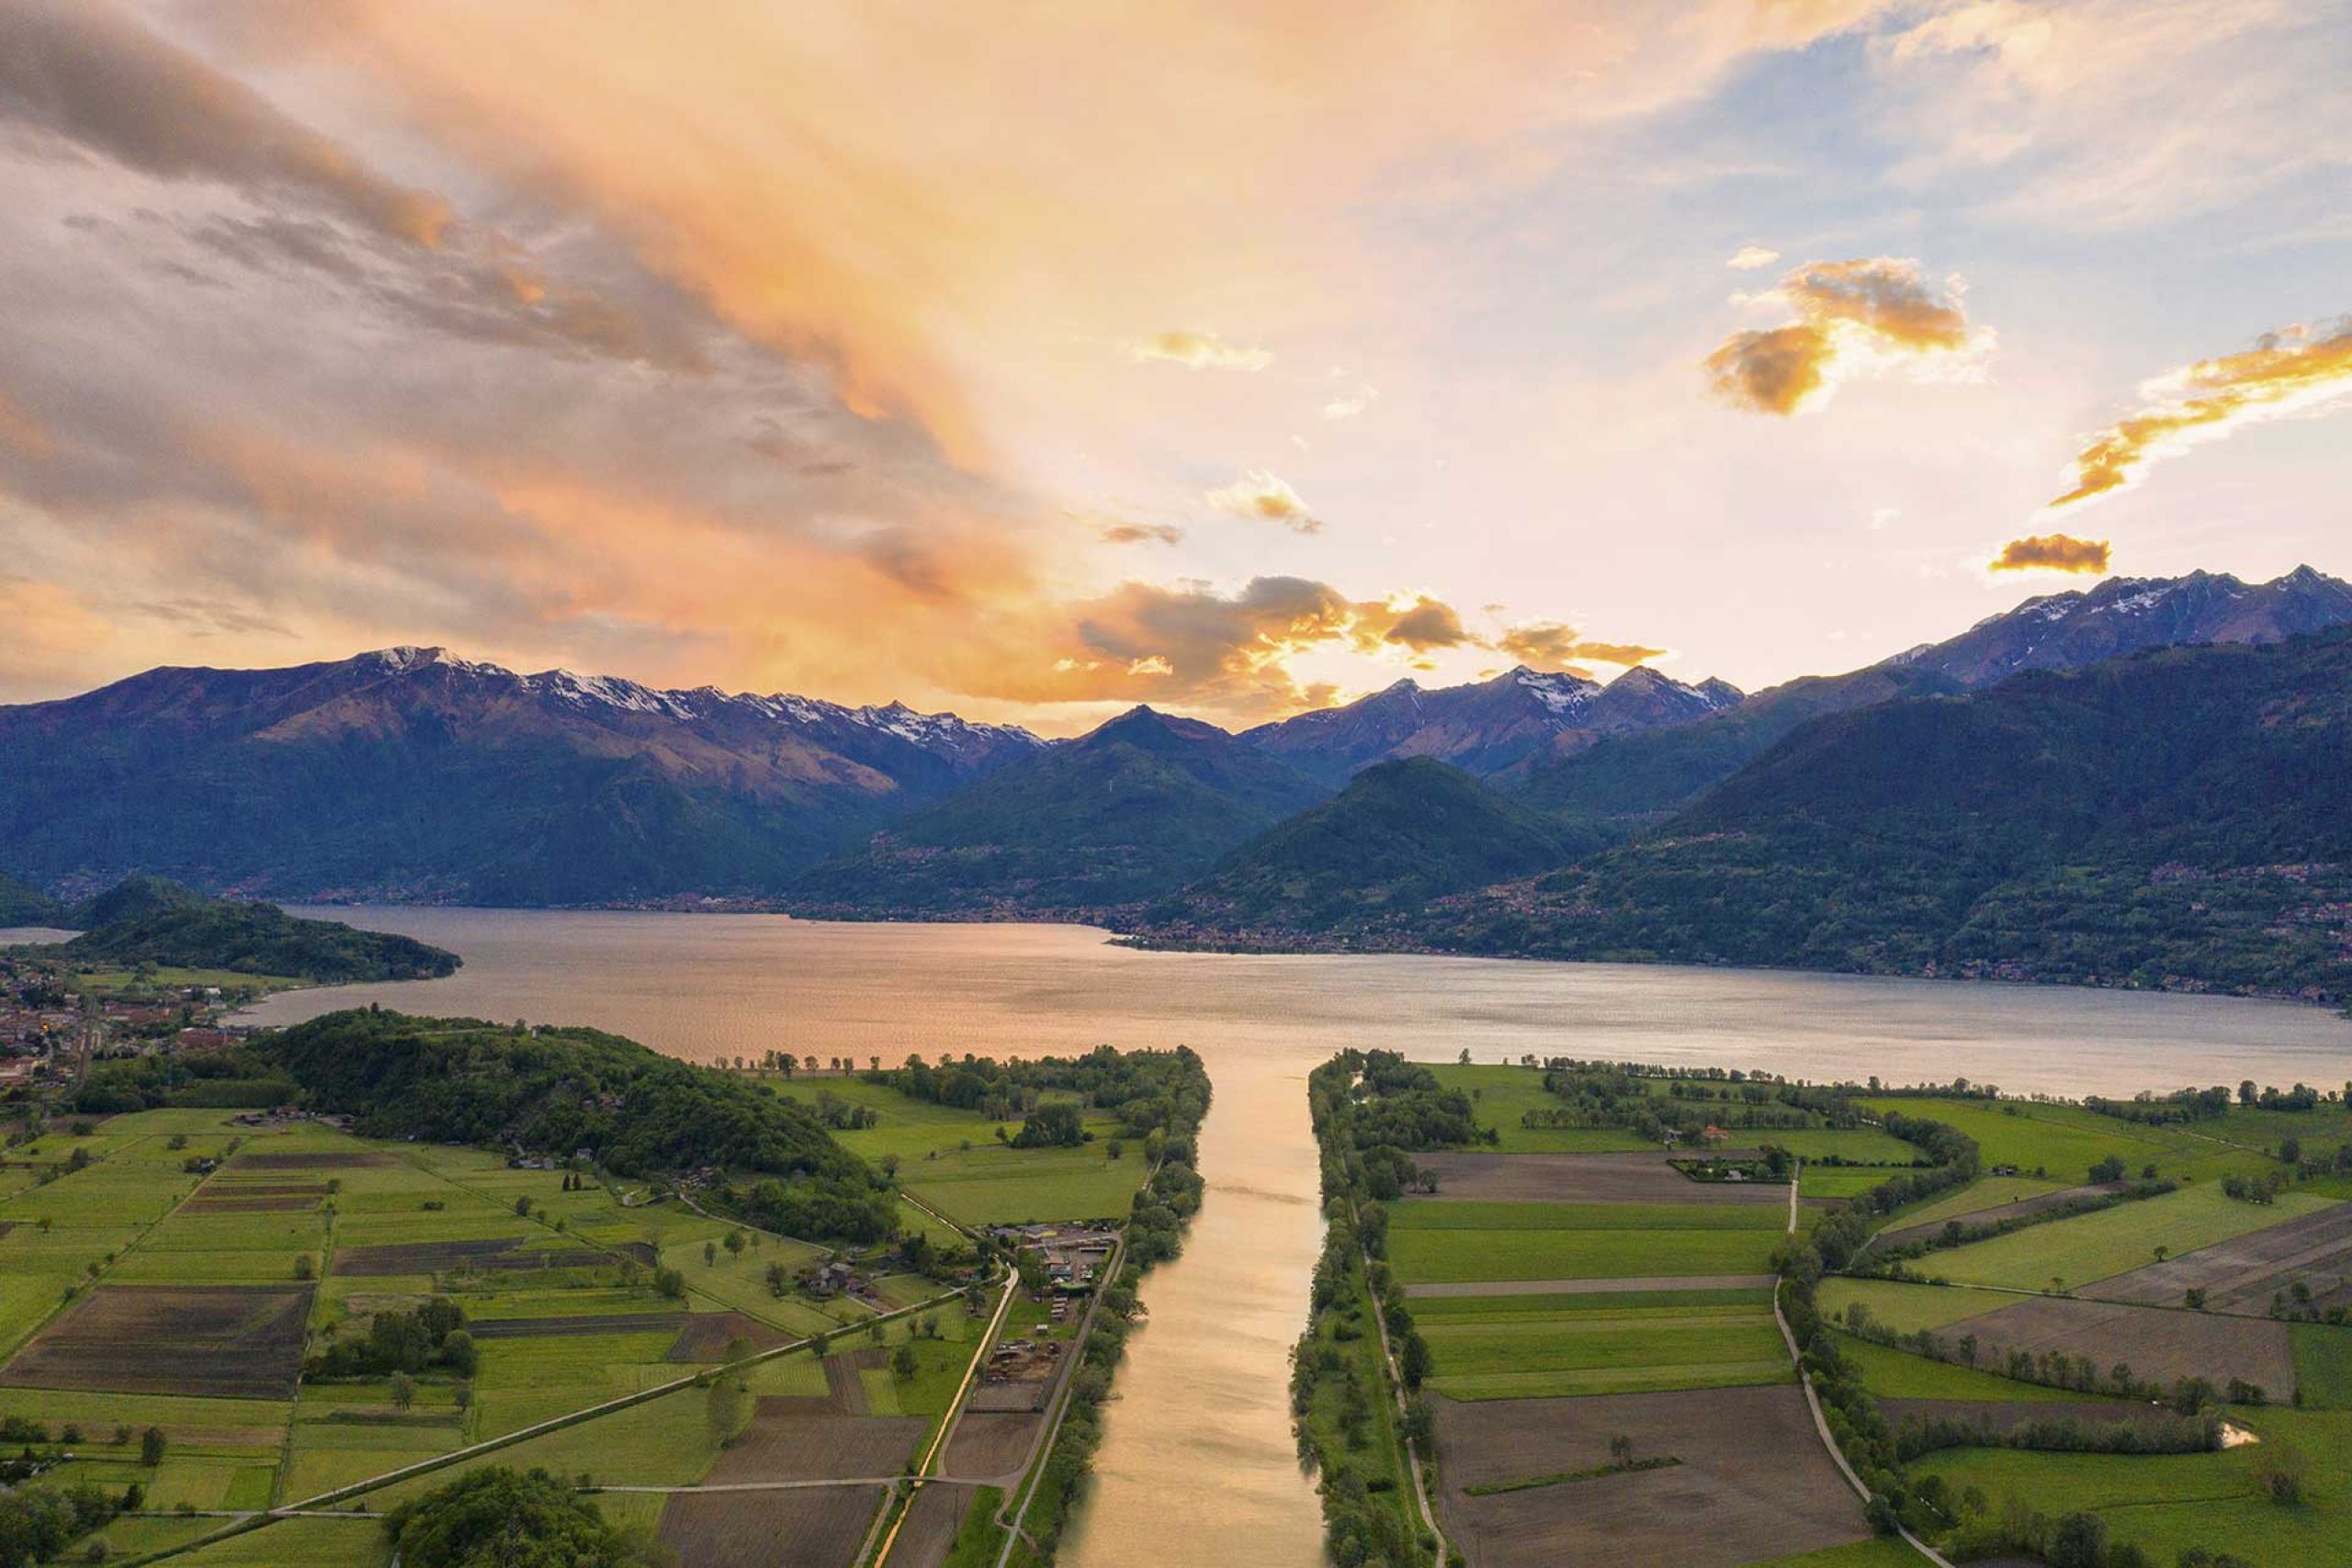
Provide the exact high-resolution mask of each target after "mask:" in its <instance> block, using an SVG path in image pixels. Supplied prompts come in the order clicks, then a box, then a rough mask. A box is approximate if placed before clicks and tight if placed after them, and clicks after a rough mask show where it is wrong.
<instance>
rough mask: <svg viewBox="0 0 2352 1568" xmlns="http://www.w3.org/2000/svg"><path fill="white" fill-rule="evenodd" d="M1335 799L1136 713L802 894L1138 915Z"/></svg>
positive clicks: (1227, 739) (998, 782)
mask: <svg viewBox="0 0 2352 1568" xmlns="http://www.w3.org/2000/svg"><path fill="white" fill-rule="evenodd" d="M1324 794H1325V791H1324V789H1323V786H1321V785H1320V784H1317V783H1316V782H1315V781H1314V780H1313V779H1310V778H1308V777H1307V776H1306V774H1304V773H1300V772H1298V770H1296V769H1295V768H1293V767H1291V766H1290V765H1289V764H1288V763H1286V762H1283V761H1279V760H1277V759H1275V758H1272V757H1269V756H1267V755H1265V754H1264V753H1262V752H1261V751H1259V750H1256V749H1255V748H1254V747H1251V746H1250V745H1247V744H1246V743H1244V742H1241V741H1239V740H1237V739H1235V738H1234V737H1232V736H1230V735H1228V734H1227V733H1226V732H1225V731H1224V730H1221V729H1219V728H1216V726H1214V725H1208V724H1202V723H1200V722H1198V721H1197V720H1193V719H1182V718H1173V717H1170V716H1167V715H1165V714H1159V713H1155V712H1153V711H1152V710H1151V709H1149V708H1142V707H1139V708H1136V709H1133V710H1131V711H1130V712H1128V713H1125V714H1124V715H1122V716H1119V717H1117V718H1114V719H1113V720H1112V721H1111V722H1110V723H1108V724H1106V725H1104V726H1103V727H1102V728H1100V729H1097V730H1095V731H1094V732H1093V733H1092V734H1091V735H1089V736H1086V737H1085V738H1084V739H1080V740H1076V741H1072V742H1069V744H1067V745H1061V746H1056V747H1053V748H1051V749H1050V750H1046V751H1043V752H1040V753H1038V754H1037V755H1035V756H1034V757H1029V758H1026V759H1023V761H1018V762H1012V763H1009V764H1007V765H1006V766H1004V767H1002V768H1000V769H998V770H997V771H996V772H994V773H989V775H987V776H986V777H984V778H982V779H980V780H979V781H978V782H977V783H975V784H972V785H970V786H969V787H967V788H966V789H965V790H963V791H962V792H961V793H959V794H957V795H955V796H953V797H952V798H950V799H948V800H947V801H945V802H944V803H943V804H941V805H939V806H936V807H933V808H932V809H930V810H928V811H925V812H922V813H921V814H919V815H917V816H915V817H912V818H909V819H908V820H907V821H905V822H903V823H901V824H899V826H898V827H895V828H893V829H889V830H888V832H885V833H881V834H877V835H876V837H875V838H874V840H872V841H871V842H870V843H868V844H866V845H865V847H864V848H863V849H861V850H859V851H857V852H854V853H852V854H847V855H842V856H838V857H836V858H835V859H833V860H831V861H829V862H827V863H824V864H823V865H820V866H819V867H817V868H816V869H815V870H814V871H812V872H811V873H809V874H808V875H807V876H804V877H803V878H801V880H800V882H799V883H798V884H797V886H796V888H795V897H796V900H797V903H798V904H799V905H800V906H802V907H804V908H812V909H819V910H823V911H827V912H834V913H860V912H875V913H892V912H925V913H975V912H982V911H1002V912H1007V913H1012V912H1020V911H1037V912H1051V913H1059V912H1069V911H1074V910H1080V909H1093V908H1110V907H1114V906H1119V905H1127V904H1135V903H1139V902H1141V901H1143V900H1145V899H1148V898H1152V897H1159V895H1162V894H1165V893H1169V892H1171V891H1173V890H1174V889H1175V888H1177V887H1180V886H1182V885H1183V884H1184V883H1185V882H1186V881H1188V880H1189V879H1191V878H1192V877H1194V876H1197V875H1199V874H1201V873H1202V872H1204V871H1205V870H1207V869H1208V868H1209V867H1210V866H1211V865H1213V864H1214V863H1216V860H1217V857H1218V856H1220V855H1222V854H1224V853H1225V852H1227V851H1228V850H1230V849H1232V848H1234V847H1235V846H1236V845H1238V844H1239V843H1241V842H1242V841H1244V840H1247V839H1249V838H1250V837H1251V836H1252V835H1254V834H1256V833H1258V832H1260V831H1261V830H1262V829H1266V828H1268V827H1271V826H1272V824H1273V823H1275V822H1277V821H1279V820H1281V819H1282V818H1284V817H1288V816H1290V815H1292V814H1293V813H1295V812H1296V811H1299V810H1301V809H1303V808H1304V807H1307V806H1310V805H1313V804H1314V803H1315V802H1316V801H1317V800H1319V799H1321V798H1322V797H1323V795H1324Z"/></svg>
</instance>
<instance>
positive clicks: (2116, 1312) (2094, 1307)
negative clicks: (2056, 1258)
mask: <svg viewBox="0 0 2352 1568" xmlns="http://www.w3.org/2000/svg"><path fill="white" fill-rule="evenodd" d="M1939 1333H1940V1335H1941V1337H1943V1339H1944V1341H1945V1342H1946V1343H1947V1344H1950V1343H1953V1342H1955V1341H1957V1340H1958V1339H1959V1338H1960V1337H1962V1336H1963V1335H1970V1334H1973V1335H1974V1336H1975V1337H1976V1341H1977V1343H1978V1345H1980V1346H1981V1347H1983V1348H1982V1349H1981V1350H1980V1351H1979V1353H1978V1364H1979V1365H1982V1366H1985V1367H1997V1366H1998V1365H2000V1363H2001V1362H2002V1361H2003V1360H2005V1359H2007V1355H2008V1352H2009V1351H2011V1350H2013V1349H2015V1350H2024V1351H2027V1352H2029V1353H2031V1354H2036V1355H2038V1354H2040V1353H2041V1352H2042V1351H2044V1350H2048V1351H2052V1352H2056V1353H2064V1354H2065V1355H2069V1356H2088V1357H2089V1358H2090V1359H2091V1360H2092V1362H2093V1364H2094V1365H2096V1366H2097V1367H2098V1370H2099V1371H2100V1373H2101V1375H2105V1374H2106V1373H2107V1371H2109V1369H2110V1368H2112V1367H2113V1366H2115V1364H2116V1363H2117V1362H2119V1361H2120V1362H2122V1363H2124V1364H2126V1365H2128V1366H2130V1367H2131V1373H2132V1375H2133V1376H2134V1377H2139V1378H2154V1379H2157V1380H2159V1381H2160V1382H2173V1381H2174V1380H2176V1379H2178V1378H2185V1377H2201V1378H2211V1380H2212V1381H2213V1382H2216V1383H2227V1382H2229V1381H2230V1380H2231V1379H2232V1378H2242V1379H2244V1380H2245V1382H2250V1383H2256V1384H2258V1385H2259V1386H2260V1387H2261V1388H2262V1389H2263V1390H2264V1392H2266V1393H2268V1394H2269V1395H2270V1396H2271V1397H2273V1398H2275V1399H2285V1398H2287V1397H2288V1396H2289V1395H2290V1393H2292V1392H2293V1390H2294V1386H2295V1357H2294V1350H2293V1347H2292V1344H2291V1342H2290V1339H2289V1337H2288V1334H2287V1325H2285V1324H2283V1323H2267V1322H2257V1321H2252V1320H2249V1319H2246V1318H2243V1317H2214V1316H2211V1315H2209V1314H2205V1313H2201V1312H2167V1311H2162V1310H2159V1309H2157V1308H2154V1307H2143V1306H2126V1305H2122V1304H2120V1303H2114V1302H2098V1301H2085V1300H2082V1299H2080V1298H2077V1297H2068V1296H2037V1297H2030V1298H2029V1299H2027V1300H2024V1301H2020V1302H2019V1303H2018V1304H2017V1305H2015V1306H2007V1307H2002V1308H2001V1309H1999V1310H1998V1311H1996V1312H1988V1313H1985V1314H1983V1315H1982V1316H1978V1317H1972V1318H1966V1319H1963V1320H1962V1321H1961V1322H1959V1323H1955V1324H1951V1325H1948V1326H1946V1327H1945V1328H1943V1329H1941V1330H1939Z"/></svg>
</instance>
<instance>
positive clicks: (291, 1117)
mask: <svg viewBox="0 0 2352 1568" xmlns="http://www.w3.org/2000/svg"><path fill="white" fill-rule="evenodd" d="M296 1122H316V1123H318V1124H319V1125H320V1126H322V1127H333V1128H334V1129H335V1131H337V1132H339V1133H348V1132H350V1131H351V1129H352V1126H353V1119H352V1118H351V1117H349V1116H345V1115H334V1116H327V1115H322V1114H320V1113H319V1112H317V1111H305V1110H303V1109H302V1108H301V1107H300V1106H299V1105H273V1106H271V1107H270V1108H269V1109H268V1110H266V1111H240V1112H238V1113H237V1114H236V1115H234V1116H232V1117H230V1118H229V1124H230V1125H231V1126H232V1127H255V1128H259V1129H261V1130H262V1131H264V1132H276V1131H277V1130H278V1129H280V1128H285V1127H290V1126H292V1125H294V1124H295V1123H296Z"/></svg>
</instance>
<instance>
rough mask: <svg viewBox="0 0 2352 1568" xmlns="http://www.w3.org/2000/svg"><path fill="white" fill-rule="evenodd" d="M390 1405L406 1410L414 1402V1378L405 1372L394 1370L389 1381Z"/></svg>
mask: <svg viewBox="0 0 2352 1568" xmlns="http://www.w3.org/2000/svg"><path fill="white" fill-rule="evenodd" d="M391 1391H392V1407H393V1408H394V1409H396V1410H406V1409H407V1408H408V1407H409V1406H410V1405H412V1404H415V1403H416V1380H415V1379H414V1378H413V1377H411V1376H409V1375H408V1374H407V1373H406V1372H394V1373H393V1374H392V1382H391Z"/></svg>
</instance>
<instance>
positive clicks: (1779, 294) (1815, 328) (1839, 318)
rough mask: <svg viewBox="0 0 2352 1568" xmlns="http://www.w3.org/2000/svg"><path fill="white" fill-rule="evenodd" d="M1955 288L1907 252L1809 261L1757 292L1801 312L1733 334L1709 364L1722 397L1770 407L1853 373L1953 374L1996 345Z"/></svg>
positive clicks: (1759, 409)
mask: <svg viewBox="0 0 2352 1568" xmlns="http://www.w3.org/2000/svg"><path fill="white" fill-rule="evenodd" d="M1734 262H1735V265H1736V264H1737V258H1736V257H1735V258H1734ZM1958 296H1959V286H1958V284H1957V282H1956V281H1947V282H1946V283H1945V285H1944V288H1943V292H1942V293H1940V294H1939V293H1938V291H1937V290H1936V289H1935V288H1933V287H1932V286H1930V285H1929V284H1928V282H1927V280H1926V279H1925V278H1923V277H1922V276H1920V273H1919V264H1918V263H1917V262H1916V261H1912V260H1908V259H1903V258H1897V257H1893V256H1879V257H1876V258H1874V259H1865V260H1856V261H1841V262H1810V263H1807V264H1806V265H1804V266H1800V267H1797V268H1796V269H1794V270H1793V271H1792V272H1790V273H1789V274H1788V275H1787V276H1784V277H1782V278H1781V285H1780V287H1779V288H1777V289H1774V290H1773V291H1772V292H1771V293H1770V294H1768V295H1765V296H1761V297H1760V298H1762V299H1769V300H1770V301H1772V302H1774V303H1777V304H1781V305H1785V306H1787V307H1788V309H1789V310H1792V311H1793V312H1794V313H1795V314H1796V317H1797V320H1796V321H1792V322H1791V323H1789V324H1788V325H1786V326H1781V327H1772V328H1769V329H1766V330H1763V331H1759V332H1743V333H1734V334H1732V336H1731V337H1729V338H1728V339H1726V340H1724V344H1723V345H1722V346H1721V347H1719V348H1717V349H1716V350H1715V351H1714V353H1713V354H1711V355H1708V356H1707V361H1706V366H1707V372H1708V374H1709V375H1710V376H1711V377H1712V378H1713V382H1714V390H1715V393H1716V395H1717V396H1719V397H1721V398H1723V399H1724V400H1726V401H1727V402H1730V403H1731V404H1733V405H1734V406H1735V407H1737V408H1743V409H1747V410H1748V411H1749V412H1755V413H1773V414H1793V413H1799V412H1804V410H1805V409H1807V408H1811V407H1815V406H1818V405H1819V404H1821V403H1826V402H1827V401H1828V400H1829V399H1830V397H1831V396H1832V395H1833V394H1834V393H1835V392H1836V390H1837V389H1838V383H1840V382H1842V381H1846V380H1849V379H1851V378H1855V377H1857V376H1861V375H1869V374H1872V373H1879V372H1884V371H1888V370H1893V369H1904V370H1906V371H1908V372H1909V373H1911V374H1913V375H1915V376H1917V375H1934V374H1938V373H1943V374H1950V373H1951V370H1952V369H1953V368H1955V367H1957V366H1960V365H1962V364H1964V363H1965V362H1966V361H1968V360H1970V359H1972V358H1973V357H1974V356H1975V355H1980V354H1982V353H1983V352H1984V351H1985V350H1986V349H1988V348H1990V347H1991V344H1992V334H1991V333H1988V332H1985V331H1982V330H1979V329H1973V328H1971V327H1970V325H1969V324H1968V319H1967V317H1966V316H1965V315H1964V314H1962V310H1961V307H1960V302H1959V298H1958Z"/></svg>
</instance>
